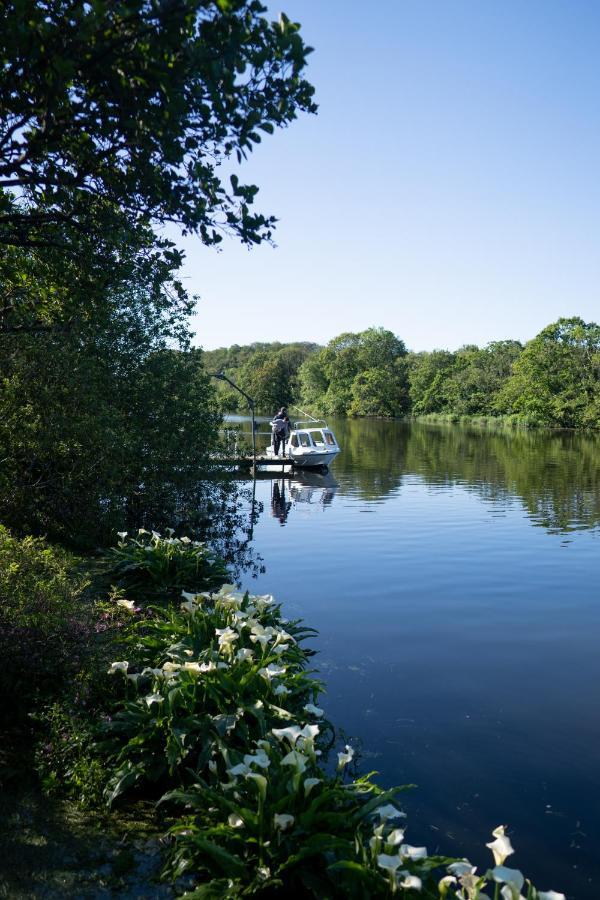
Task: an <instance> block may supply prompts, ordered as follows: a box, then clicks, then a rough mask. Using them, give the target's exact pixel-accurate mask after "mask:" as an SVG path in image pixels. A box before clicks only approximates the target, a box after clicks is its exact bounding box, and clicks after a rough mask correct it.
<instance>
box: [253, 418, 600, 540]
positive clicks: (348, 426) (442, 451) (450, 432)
mask: <svg viewBox="0 0 600 900" xmlns="http://www.w3.org/2000/svg"><path fill="white" fill-rule="evenodd" d="M329 424H330V425H331V427H332V428H333V429H334V431H335V433H336V435H337V438H338V442H339V444H340V446H341V448H342V452H341V454H340V455H339V457H338V458H337V459H336V461H335V463H334V465H333V467H332V469H331V472H330V475H331V477H332V478H334V480H335V479H337V480H336V484H335V486H334V490H337V491H338V492H339V494H340V495H349V496H352V497H354V498H360V499H362V500H366V501H368V502H380V501H382V500H384V499H385V498H386V497H389V496H391V495H393V494H396V493H398V492H399V491H401V490H402V487H403V483H404V481H405V479H406V478H407V477H409V476H415V475H416V476H418V477H419V478H421V479H423V480H424V481H425V483H426V484H428V485H429V486H431V487H432V488H433V489H435V488H438V487H440V488H449V487H452V486H455V485H461V486H462V487H464V488H465V489H466V490H468V491H470V492H473V493H475V494H476V495H477V496H479V497H480V498H481V499H484V500H486V501H492V502H497V503H499V504H500V503H512V502H515V501H520V503H521V504H522V505H523V507H524V508H525V510H526V511H527V514H528V518H529V520H530V521H531V523H532V525H534V526H537V527H542V528H544V529H546V530H547V531H548V532H550V533H563V532H570V531H580V530H583V529H590V528H596V527H597V526H598V525H599V524H600V492H599V491H598V488H597V486H598V484H600V436H598V435H596V434H577V433H574V432H567V431H564V432H548V431H527V430H485V429H481V428H473V427H471V428H469V427H461V426H456V425H452V426H444V425H426V424H421V423H406V422H396V421H391V422H390V421H379V420H370V419H367V420H353V419H338V420H332V421H331V422H330V423H329ZM242 426H243V427H244V428H248V427H249V423H248V422H242ZM314 478H315V475H314V474H311V473H302V474H300V473H294V479H295V483H294V484H290V488H289V495H290V497H291V499H292V501H293V502H296V501H298V502H303V500H302V498H303V497H306V498H307V500H308V498H309V497H310V498H311V500H312V499H313V497H314V492H313V493H311V492H310V491H309V490H306V491H304V493H303V489H302V487H300V485H299V484H298V482H299V481H302V479H304V480H305V481H304V483H305V485H309V486H314V487H316V486H317V485H318V482H317V481H314ZM307 479H309V480H307ZM310 479H313V481H310ZM279 492H280V495H281V487H280V489H279ZM290 497H288V498H287V499H288V502H289V499H290ZM332 497H333V495H331V499H332ZM326 502H327V497H326V496H325V497H324V498H323V503H324V504H326ZM329 502H330V500H329ZM282 509H283V507H281V509H280V506H279V505H278V506H277V510H278V511H277V517H278V518H279V517H281V516H282V515H283V520H284V521H283V522H282V524H284V523H285V521H286V519H287V515H288V514H289V510H287V512H285V510H284V511H283V513H282V512H281V510H282ZM274 514H275V513H274Z"/></svg>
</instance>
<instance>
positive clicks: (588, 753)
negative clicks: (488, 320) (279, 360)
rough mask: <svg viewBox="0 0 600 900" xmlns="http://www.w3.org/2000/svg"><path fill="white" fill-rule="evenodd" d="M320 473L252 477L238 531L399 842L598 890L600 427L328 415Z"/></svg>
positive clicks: (256, 586)
mask: <svg viewBox="0 0 600 900" xmlns="http://www.w3.org/2000/svg"><path fill="white" fill-rule="evenodd" d="M330 424H331V425H332V427H333V428H334V430H335V432H336V435H337V437H338V440H339V443H340V445H341V447H342V454H341V455H340V456H339V457H338V459H337V460H336V461H335V463H334V464H333V466H332V467H331V469H330V472H329V474H328V475H327V476H322V475H308V474H306V475H304V476H299V475H297V476H294V477H292V478H290V479H282V480H280V481H278V482H276V481H270V480H262V481H258V482H257V484H256V497H257V501H258V502H260V503H262V504H263V510H262V512H261V513H260V515H259V516H258V521H257V522H256V524H255V526H254V530H253V544H254V547H255V549H256V551H257V552H258V553H259V554H260V555H261V556H262V557H263V560H264V567H265V571H264V573H263V574H259V576H258V577H257V578H252V577H250V575H247V576H246V578H245V582H244V587H247V588H248V589H249V590H251V591H252V592H259V593H266V592H269V593H273V594H274V595H275V596H276V598H277V599H278V600H281V601H282V602H283V604H284V608H285V611H286V612H285V614H286V615H288V617H295V616H301V617H303V618H304V619H305V620H306V623H307V624H308V625H311V626H314V627H315V628H317V629H318V630H319V638H318V639H317V640H316V641H315V642H314V643H313V646H316V647H317V648H318V649H319V651H320V652H319V655H318V656H317V657H316V664H317V667H318V669H319V671H320V673H321V677H323V679H324V680H325V681H326V684H327V694H326V695H324V696H323V697H322V702H321V705H322V706H324V707H325V709H326V713H327V715H328V717H330V718H331V720H332V721H333V722H334V724H336V725H337V726H339V727H341V728H343V729H344V731H345V733H346V735H347V736H348V740H349V742H350V743H352V744H354V745H355V746H356V747H359V748H360V749H361V751H362V759H361V769H362V770H363V771H368V770H370V769H377V770H378V771H379V772H380V773H381V776H380V782H381V783H382V784H384V785H386V786H389V785H392V784H402V783H407V782H412V783H416V784H417V785H418V788H417V789H415V790H414V791H413V792H411V793H410V794H407V795H406V794H405V795H404V801H405V802H404V807H405V809H406V811H407V813H408V832H407V839H408V840H409V841H410V843H412V844H421V843H424V844H426V845H427V847H428V849H429V851H430V852H434V851H439V852H444V853H448V854H451V855H457V856H463V855H467V856H469V858H470V859H471V860H472V861H473V862H474V863H478V864H480V865H483V866H487V865H489V863H490V861H491V854H489V851H487V850H486V849H485V847H484V846H483V845H484V843H485V842H486V841H488V840H491V835H490V833H491V831H492V829H493V828H494V827H495V826H496V825H498V824H507V825H509V827H510V834H511V839H512V841H513V845H514V847H515V848H516V851H517V852H516V853H515V855H514V856H512V857H510V859H509V860H508V861H507V864H508V865H511V866H515V867H518V868H521V869H522V870H523V871H524V872H525V874H526V875H529V876H531V877H532V878H533V880H534V882H535V883H536V885H537V886H538V887H539V888H541V889H543V890H548V889H549V888H550V887H552V888H554V889H555V890H563V891H565V892H566V893H567V895H568V897H569V898H574V900H597V898H598V897H600V766H599V753H600V704H599V697H600V652H599V640H598V638H599V635H600V593H599V588H600V438H598V437H595V436H582V435H574V434H570V433H559V434H556V433H554V434H543V433H533V432H516V433H515V432H493V433H491V432H486V431H480V430H474V429H465V428H460V427H452V426H430V425H420V424H413V425H409V424H401V423H394V422H393V423H389V422H372V421H358V422H352V421H338V422H333V421H330Z"/></svg>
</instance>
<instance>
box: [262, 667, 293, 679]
mask: <svg viewBox="0 0 600 900" xmlns="http://www.w3.org/2000/svg"><path fill="white" fill-rule="evenodd" d="M286 671H287V670H286V667H285V666H276V665H275V663H269V665H268V666H267V667H266V668H265V669H259V670H258V674H259V675H262V676H263V678H266V679H267V681H272V680H273V678H279V676H280V675H285V673H286Z"/></svg>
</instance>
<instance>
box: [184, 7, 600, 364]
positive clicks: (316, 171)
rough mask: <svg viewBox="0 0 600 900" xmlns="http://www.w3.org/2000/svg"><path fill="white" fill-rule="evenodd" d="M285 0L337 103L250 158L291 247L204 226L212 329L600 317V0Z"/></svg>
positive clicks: (529, 325)
mask: <svg viewBox="0 0 600 900" xmlns="http://www.w3.org/2000/svg"><path fill="white" fill-rule="evenodd" d="M281 8H283V10H284V11H285V12H286V13H287V14H288V15H289V16H290V18H293V19H294V20H297V21H300V22H301V23H302V30H303V34H304V37H305V40H306V41H307V42H308V43H309V44H310V45H312V46H313V47H315V53H314V54H313V55H312V56H311V57H310V67H309V72H308V77H309V79H310V80H311V81H312V83H313V84H314V85H315V87H316V89H317V98H316V99H317V101H318V103H319V105H320V109H319V114H318V115H317V116H304V117H301V118H300V119H299V120H298V121H297V122H295V123H294V124H293V125H292V126H291V127H290V128H289V129H287V130H286V131H282V132H280V133H278V134H276V135H274V136H273V137H271V138H269V137H268V136H266V138H265V141H264V142H263V144H261V145H260V146H259V147H258V148H257V150H256V151H255V154H254V158H253V159H252V160H251V161H250V163H249V164H248V165H247V166H246V167H245V170H246V178H247V179H248V180H251V181H254V182H255V183H257V184H258V185H259V186H260V188H261V190H260V193H259V195H258V201H257V205H258V206H259V208H260V209H261V210H263V211H265V212H268V213H273V214H275V215H277V216H278V217H279V219H280V223H279V226H278V230H277V237H276V240H277V248H276V249H273V248H271V247H268V246H264V247H259V248H256V249H254V250H251V251H248V250H246V249H245V248H243V247H240V246H238V245H236V244H235V242H234V241H233V240H227V241H225V242H224V245H223V250H222V252H220V253H216V252H215V251H213V250H209V249H206V248H203V247H202V246H201V244H200V242H199V241H196V240H191V239H188V240H186V241H185V242H184V246H185V248H186V250H187V256H188V260H187V264H186V270H185V275H186V285H187V287H188V288H189V289H190V290H191V291H192V292H194V293H197V294H199V295H200V298H201V301H200V304H199V307H198V314H197V316H196V317H195V319H194V328H195V330H196V343H197V344H199V345H201V346H203V347H204V348H205V349H213V348H215V347H218V346H227V345H230V344H232V343H238V344H246V343H250V342H252V341H257V340H260V341H273V340H280V341H292V340H313V341H317V342H319V343H325V342H327V341H328V340H329V339H331V338H332V337H334V336H335V335H336V334H339V333H340V332H342V331H360V330H362V329H364V328H367V327H369V326H371V325H376V326H384V327H385V328H389V329H390V330H392V331H394V332H395V333H396V334H398V335H399V336H400V337H401V338H402V339H403V340H404V341H405V342H406V344H407V345H408V347H409V348H410V349H413V350H427V349H432V348H434V347H448V348H450V349H454V348H456V347H458V346H459V345H461V344H463V343H477V344H480V345H482V344H485V343H487V342H488V341H490V340H499V339H503V338H508V337H513V338H519V339H521V340H527V339H529V338H531V337H533V336H534V335H535V334H536V333H537V332H538V331H540V329H541V328H542V327H543V326H544V325H546V324H549V323H550V322H552V321H554V320H555V319H557V318H558V317H559V316H571V315H580V316H582V317H583V318H584V319H586V320H588V321H589V320H594V321H598V320H600V296H599V288H600V55H599V49H598V48H599V46H600V3H598V2H596V0H577V2H573V0H527V2H523V0H382V2H377V3H366V2H361V3H359V2H355V0H289V2H287V3H286V4H285V5H283V6H282V7H281ZM271 9H272V12H273V16H275V14H276V13H278V11H279V8H274V7H271Z"/></svg>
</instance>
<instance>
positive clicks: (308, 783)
mask: <svg viewBox="0 0 600 900" xmlns="http://www.w3.org/2000/svg"><path fill="white" fill-rule="evenodd" d="M321 781H322V779H321V778H305V779H304V796H305V797H308V795H309V794H310V792H311V791H312V789H313V788H314V787H316V786H317V785H318V784H321Z"/></svg>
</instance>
